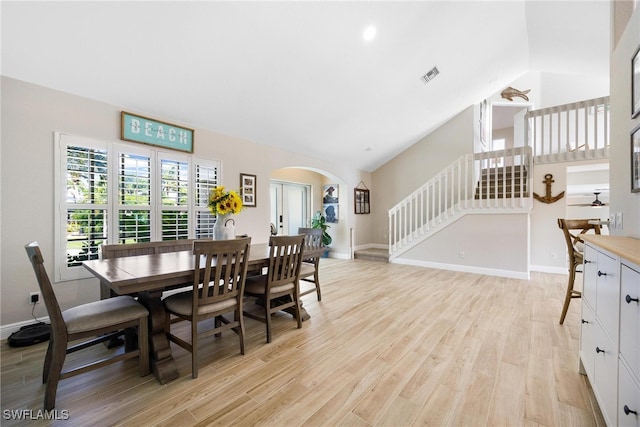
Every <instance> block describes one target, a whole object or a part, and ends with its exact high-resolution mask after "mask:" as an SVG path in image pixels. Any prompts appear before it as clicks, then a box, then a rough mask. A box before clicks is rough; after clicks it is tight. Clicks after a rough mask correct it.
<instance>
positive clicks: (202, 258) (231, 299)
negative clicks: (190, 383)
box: [163, 237, 251, 378]
mask: <svg viewBox="0 0 640 427" xmlns="http://www.w3.org/2000/svg"><path fill="white" fill-rule="evenodd" d="M250 244H251V237H244V238H238V239H230V240H196V241H195V242H194V244H193V255H194V274H193V283H192V288H191V290H189V291H186V292H180V293H177V294H173V295H170V296H168V297H167V298H165V299H164V300H163V303H164V307H165V311H166V317H165V329H166V331H167V337H168V338H169V340H170V341H172V342H174V343H176V344H177V345H179V346H180V347H182V348H184V349H185V350H187V351H189V352H191V376H192V378H197V377H198V340H199V339H201V338H205V337H208V336H211V335H219V334H220V333H222V332H223V331H226V330H229V329H232V330H233V331H234V332H236V333H237V334H238V336H239V338H240V353H241V354H244V351H245V350H244V318H243V316H242V303H243V296H244V286H245V280H246V276H247V261H248V260H249V251H250ZM228 313H233V320H231V319H227V318H226V317H225V316H224V315H225V314H228ZM171 315H174V316H177V317H178V318H179V319H182V320H188V321H189V322H191V342H188V341H186V340H184V339H182V338H180V337H178V336H177V335H175V334H173V333H172V332H171V325H172V324H173V323H174V322H172V321H171ZM210 318H214V319H215V321H214V327H213V328H208V329H206V330H204V331H203V332H200V331H199V329H198V325H199V323H200V322H201V321H203V320H205V319H210Z"/></svg>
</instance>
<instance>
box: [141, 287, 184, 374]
mask: <svg viewBox="0 0 640 427" xmlns="http://www.w3.org/2000/svg"><path fill="white" fill-rule="evenodd" d="M161 297H162V290H155V291H147V292H141V293H140V294H139V297H138V300H139V301H140V302H141V303H142V304H143V305H144V306H145V307H146V308H147V310H149V351H150V352H151V357H150V361H151V369H152V370H153V374H154V375H155V376H156V379H157V380H158V381H159V382H160V384H166V383H168V382H169V381H171V380H174V379H176V378H178V375H179V374H178V367H177V365H176V362H175V360H174V359H173V356H171V345H170V344H169V339H168V338H167V335H166V333H165V330H164V321H165V311H164V305H163V304H162V300H161Z"/></svg>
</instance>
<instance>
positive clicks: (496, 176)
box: [389, 147, 533, 260]
mask: <svg viewBox="0 0 640 427" xmlns="http://www.w3.org/2000/svg"><path fill="white" fill-rule="evenodd" d="M532 162H533V157H532V155H531V147H517V148H507V149H504V150H497V151H491V152H484V153H477V154H468V155H466V156H463V157H461V158H459V159H458V160H456V161H455V162H453V163H452V164H450V165H449V166H448V167H446V168H445V169H443V170H442V171H441V172H440V173H438V174H437V175H436V176H434V177H433V178H431V179H430V180H429V181H427V182H426V183H425V184H424V185H422V186H421V187H420V188H418V189H417V190H415V191H414V192H412V193H411V194H410V195H409V196H407V197H406V198H405V199H404V200H402V201H401V202H400V203H398V204H397V205H395V206H394V207H392V208H391V209H390V210H389V259H390V260H393V259H394V258H396V257H398V256H399V255H401V254H402V253H404V252H406V251H408V250H409V249H411V248H413V247H415V246H416V245H418V244H419V243H421V242H423V241H424V240H426V239H428V238H429V237H430V236H432V235H434V234H435V233H438V232H439V231H440V230H442V229H444V228H445V227H447V226H448V225H450V224H452V223H453V222H455V221H457V220H458V219H460V218H462V217H463V216H464V215H467V214H499V213H526V212H529V210H530V209H531V207H532V206H533V202H532V198H531V194H530V190H529V184H528V171H529V170H531V167H532ZM496 165H504V166H496Z"/></svg>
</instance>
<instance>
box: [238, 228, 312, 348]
mask: <svg viewBox="0 0 640 427" xmlns="http://www.w3.org/2000/svg"><path fill="white" fill-rule="evenodd" d="M304 239H305V235H304V234H299V235H294V236H271V237H270V238H269V266H268V268H267V273H266V274H263V275H260V276H253V277H249V278H247V283H246V286H245V295H247V296H250V297H255V298H256V299H257V300H258V301H259V304H264V317H262V316H260V315H258V314H254V313H251V312H248V311H245V312H244V315H245V316H247V317H249V318H251V319H254V320H258V321H260V322H264V323H266V329H267V342H268V343H270V342H271V315H272V314H273V313H276V312H278V311H281V310H284V309H287V308H293V310H294V317H295V319H296V322H297V323H298V328H302V317H301V315H300V295H299V283H298V280H299V278H300V265H301V264H302V258H303V256H304Z"/></svg>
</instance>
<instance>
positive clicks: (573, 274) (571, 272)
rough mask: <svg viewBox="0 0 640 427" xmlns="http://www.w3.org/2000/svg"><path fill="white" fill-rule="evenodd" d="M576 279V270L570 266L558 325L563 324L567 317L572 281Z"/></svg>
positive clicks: (571, 293)
mask: <svg viewBox="0 0 640 427" xmlns="http://www.w3.org/2000/svg"><path fill="white" fill-rule="evenodd" d="M575 278H576V268H575V266H572V268H571V269H570V270H569V282H568V283H567V293H566V295H565V297H564V306H563V307H562V314H561V315H560V324H561V325H562V324H563V323H564V318H565V317H566V315H567V310H568V309H569V303H570V302H571V297H572V295H573V281H574V280H575Z"/></svg>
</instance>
